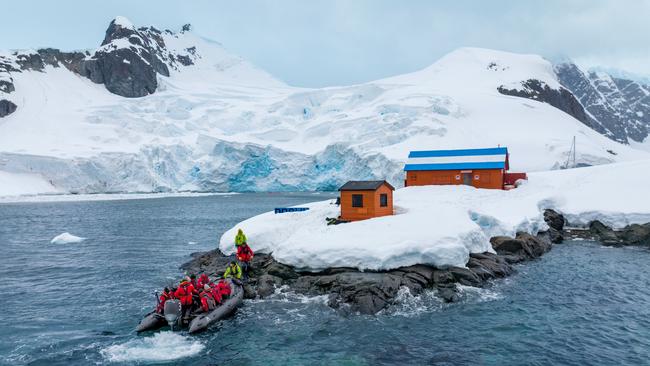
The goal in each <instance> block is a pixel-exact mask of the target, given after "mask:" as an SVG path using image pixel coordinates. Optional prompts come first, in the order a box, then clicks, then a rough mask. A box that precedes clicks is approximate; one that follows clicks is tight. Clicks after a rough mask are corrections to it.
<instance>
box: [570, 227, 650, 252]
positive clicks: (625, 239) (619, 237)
mask: <svg viewBox="0 0 650 366" xmlns="http://www.w3.org/2000/svg"><path fill="white" fill-rule="evenodd" d="M565 234H566V235H567V236H570V237H571V238H581V239H587V240H595V241H598V242H600V243H602V244H603V245H607V246H617V247H620V246H645V247H650V223H646V224H632V225H628V226H625V227H624V228H622V229H619V230H615V229H612V228H611V227H609V226H607V225H605V224H603V223H602V222H600V221H592V222H590V223H589V226H588V227H587V228H571V229H567V230H565Z"/></svg>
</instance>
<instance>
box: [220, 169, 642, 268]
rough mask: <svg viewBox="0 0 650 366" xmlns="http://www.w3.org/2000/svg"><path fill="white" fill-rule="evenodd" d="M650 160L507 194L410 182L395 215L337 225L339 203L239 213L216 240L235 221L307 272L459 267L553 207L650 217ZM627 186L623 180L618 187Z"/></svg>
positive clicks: (548, 176) (583, 216)
mask: <svg viewBox="0 0 650 366" xmlns="http://www.w3.org/2000/svg"><path fill="white" fill-rule="evenodd" d="M648 171H650V161H642V162H633V163H622V164H612V165H606V166H598V167H590V168H581V169H572V170H562V171H551V172H542V173H534V174H530V177H529V181H528V182H526V183H524V184H522V185H521V186H520V187H519V188H517V189H515V190H511V191H501V190H486V189H475V188H473V187H467V186H424V187H408V188H403V189H399V190H397V191H395V196H394V202H395V213H396V214H395V215H394V216H388V217H380V218H375V219H371V220H365V221H359V222H354V223H349V224H342V225H336V226H326V225H325V218H326V217H336V216H338V214H339V208H338V207H337V206H336V205H334V204H332V202H330V201H324V202H315V203H311V204H307V205H303V207H309V208H310V210H309V211H306V212H300V213H287V214H278V215H275V214H273V213H272V212H268V213H264V214H261V215H259V216H255V217H252V218H250V219H248V220H245V221H243V222H241V223H239V224H238V225H236V226H235V227H233V228H232V229H230V230H228V231H227V232H226V233H224V234H223V236H222V237H221V241H220V244H219V248H220V249H221V250H222V251H223V252H224V253H226V254H229V253H232V252H233V250H234V246H233V240H234V237H235V233H236V230H237V229H238V228H241V229H243V230H244V232H245V233H246V235H247V237H248V242H249V244H250V245H251V247H252V248H253V249H254V250H256V251H262V252H273V256H274V257H275V258H276V259H277V260H279V261H280V262H283V263H286V264H290V265H293V266H296V267H299V268H304V269H308V270H320V269H323V268H327V267H342V266H345V267H355V268H359V269H362V270H363V269H370V270H378V269H392V268H397V267H401V266H408V265H413V264H418V263H419V264H430V265H435V266H460V267H463V266H464V265H465V263H466V262H467V260H468V256H469V253H475V252H485V251H492V247H491V245H490V243H489V239H490V237H492V236H495V235H511V236H512V235H514V234H515V233H516V232H517V231H520V230H523V231H527V232H531V233H536V232H537V231H539V230H543V229H546V228H547V226H546V224H545V222H544V220H543V215H542V214H543V210H544V209H547V208H553V209H556V210H559V211H561V212H563V213H565V214H566V215H567V217H568V218H569V221H570V223H576V224H584V223H586V222H588V221H590V220H593V219H599V220H602V221H603V222H605V223H606V224H608V225H611V226H613V227H622V226H625V225H628V224H630V223H640V222H650V196H649V195H648V194H647V190H648V188H647V183H646V182H647V181H646V180H645V179H641V178H639V179H632V180H630V179H627V178H625V177H632V176H637V177H638V176H639V174H645V175H648V173H647V172H648ZM623 184H624V185H623Z"/></svg>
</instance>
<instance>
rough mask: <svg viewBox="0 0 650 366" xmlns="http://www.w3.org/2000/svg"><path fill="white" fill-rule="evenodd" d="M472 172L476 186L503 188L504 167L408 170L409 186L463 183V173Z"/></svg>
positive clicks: (407, 183)
mask: <svg viewBox="0 0 650 366" xmlns="http://www.w3.org/2000/svg"><path fill="white" fill-rule="evenodd" d="M464 173H465V174H471V178H472V184H471V185H472V186H474V187H476V188H491V189H503V169H474V170H419V171H408V172H406V185H407V186H409V187H410V186H427V185H456V184H463V174H464Z"/></svg>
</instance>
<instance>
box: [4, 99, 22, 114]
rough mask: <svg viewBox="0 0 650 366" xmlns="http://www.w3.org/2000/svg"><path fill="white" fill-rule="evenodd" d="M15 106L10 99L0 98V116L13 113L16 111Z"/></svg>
mask: <svg viewBox="0 0 650 366" xmlns="http://www.w3.org/2000/svg"><path fill="white" fill-rule="evenodd" d="M16 108H18V107H17V106H16V105H15V104H14V103H12V102H11V101H9V100H6V99H2V100H0V118H2V117H6V116H8V115H10V114H12V113H14V112H15V111H16Z"/></svg>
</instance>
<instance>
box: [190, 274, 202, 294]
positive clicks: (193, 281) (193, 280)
mask: <svg viewBox="0 0 650 366" xmlns="http://www.w3.org/2000/svg"><path fill="white" fill-rule="evenodd" d="M190 283H191V284H192V286H194V288H195V289H196V290H197V291H198V290H200V289H201V287H202V286H199V281H198V280H197V278H196V275H195V274H191V275H190Z"/></svg>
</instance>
